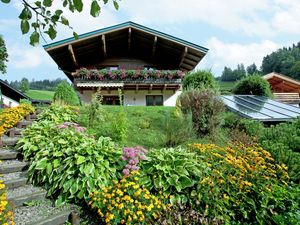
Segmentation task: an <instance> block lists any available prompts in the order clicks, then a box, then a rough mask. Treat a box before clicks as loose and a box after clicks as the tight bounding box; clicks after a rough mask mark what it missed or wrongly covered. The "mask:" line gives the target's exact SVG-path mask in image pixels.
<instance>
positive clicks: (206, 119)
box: [179, 89, 224, 136]
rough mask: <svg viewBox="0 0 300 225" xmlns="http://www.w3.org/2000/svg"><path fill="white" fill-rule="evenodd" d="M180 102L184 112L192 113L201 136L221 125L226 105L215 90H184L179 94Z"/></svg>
mask: <svg viewBox="0 0 300 225" xmlns="http://www.w3.org/2000/svg"><path fill="white" fill-rule="evenodd" d="M179 104H180V108H181V111H182V112H183V114H185V115H189V114H191V117H192V122H193V127H194V129H195V131H196V133H197V134H198V135H199V136H204V135H207V134H212V133H214V132H215V130H216V129H217V128H218V127H219V125H220V123H221V117H220V115H221V112H223V111H224V105H223V102H222V100H221V99H220V98H219V96H218V95H217V94H216V92H215V91H213V90H210V89H207V90H205V89H202V90H188V91H184V92H183V93H182V94H181V95H180V96H179Z"/></svg>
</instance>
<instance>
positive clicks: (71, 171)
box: [19, 121, 121, 205]
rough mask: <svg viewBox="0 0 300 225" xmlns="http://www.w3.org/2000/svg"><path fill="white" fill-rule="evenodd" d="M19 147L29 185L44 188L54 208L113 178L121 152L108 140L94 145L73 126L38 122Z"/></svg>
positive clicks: (89, 138)
mask: <svg viewBox="0 0 300 225" xmlns="http://www.w3.org/2000/svg"><path fill="white" fill-rule="evenodd" d="M19 146H20V147H21V148H22V151H23V153H24V156H25V158H26V159H30V160H31V164H30V167H29V170H28V175H29V179H30V181H32V182H33V183H34V184H39V185H44V186H46V187H48V189H49V190H48V195H49V196H52V197H54V198H57V200H56V203H57V204H58V205H60V204H62V203H64V202H66V201H68V200H80V199H83V198H85V197H87V196H88V193H89V192H91V191H92V190H93V189H94V188H97V187H99V186H105V185H108V184H109V183H110V182H111V181H112V180H114V179H116V177H117V165H118V160H119V159H120V157H121V150H120V149H119V148H117V147H116V146H114V145H113V144H112V143H111V142H110V140H109V139H104V138H102V139H100V140H98V141H96V140H95V139H94V138H92V137H89V136H87V135H86V134H85V133H84V132H78V129H76V127H73V126H65V125H62V126H56V125H54V124H53V123H52V122H49V121H41V122H39V123H36V124H34V125H33V126H32V127H30V128H28V129H26V131H25V132H24V137H23V138H22V139H21V140H20V141H19ZM111 162H112V163H111Z"/></svg>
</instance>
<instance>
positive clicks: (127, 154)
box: [122, 146, 147, 176]
mask: <svg viewBox="0 0 300 225" xmlns="http://www.w3.org/2000/svg"><path fill="white" fill-rule="evenodd" d="M146 152H147V150H146V149H144V148H142V147H141V146H136V147H133V148H128V147H125V148H123V156H122V160H123V161H125V162H127V164H126V165H125V168H124V169H123V175H125V176H129V174H130V172H131V171H137V170H139V169H140V167H138V163H139V161H141V160H145V159H146Z"/></svg>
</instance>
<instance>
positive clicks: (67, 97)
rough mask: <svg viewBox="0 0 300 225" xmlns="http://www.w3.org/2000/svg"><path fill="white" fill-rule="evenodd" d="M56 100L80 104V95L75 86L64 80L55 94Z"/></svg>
mask: <svg viewBox="0 0 300 225" xmlns="http://www.w3.org/2000/svg"><path fill="white" fill-rule="evenodd" d="M53 100H54V101H62V102H64V103H67V104H69V105H79V99H78V96H77V94H76V92H75V90H74V88H73V87H72V86H71V85H70V84H69V83H68V82H67V81H62V82H61V83H60V84H59V85H58V86H57V88H56V91H55V93H54V96H53Z"/></svg>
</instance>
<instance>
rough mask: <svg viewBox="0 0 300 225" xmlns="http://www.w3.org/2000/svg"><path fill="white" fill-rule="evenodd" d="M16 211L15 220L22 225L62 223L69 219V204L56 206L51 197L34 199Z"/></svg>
mask: <svg viewBox="0 0 300 225" xmlns="http://www.w3.org/2000/svg"><path fill="white" fill-rule="evenodd" d="M26 205H27V206H21V207H19V208H16V209H15V211H14V220H15V223H16V224H20V225H33V224H34V225H61V224H64V223H65V222H66V221H68V220H69V217H70V214H71V209H70V207H69V206H62V207H55V206H54V205H53V203H52V202H51V201H50V200H49V199H44V200H39V201H32V202H28V203H27V204H26Z"/></svg>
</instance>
